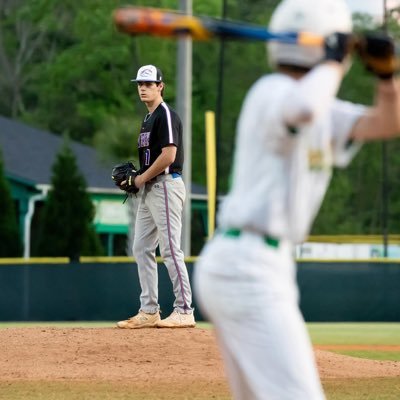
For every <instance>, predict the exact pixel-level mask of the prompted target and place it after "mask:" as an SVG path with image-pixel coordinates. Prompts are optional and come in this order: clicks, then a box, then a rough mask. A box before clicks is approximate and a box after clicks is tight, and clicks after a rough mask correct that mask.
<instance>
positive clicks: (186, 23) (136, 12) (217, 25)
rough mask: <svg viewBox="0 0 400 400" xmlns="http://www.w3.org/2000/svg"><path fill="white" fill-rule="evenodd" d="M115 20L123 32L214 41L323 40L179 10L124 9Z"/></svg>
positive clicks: (314, 42)
mask: <svg viewBox="0 0 400 400" xmlns="http://www.w3.org/2000/svg"><path fill="white" fill-rule="evenodd" d="M113 20H114V23H115V25H116V27H117V28H118V30H120V31H121V32H123V33H127V34H129V35H140V34H149V35H154V36H163V37H171V38H172V37H182V36H190V37H191V38H192V39H195V40H209V39H212V38H222V39H241V40H260V41H270V40H274V41H278V42H283V43H292V44H299V45H304V46H320V45H322V43H323V41H324V38H323V37H321V36H317V35H314V34H311V33H307V32H299V33H297V32H287V33H274V32H270V31H269V30H268V29H266V28H265V27H264V26H261V25H252V24H246V23H243V22H237V21H231V20H223V19H217V18H210V17H196V16H192V15H187V14H182V13H179V12H176V11H169V10H162V9H157V8H148V7H122V8H118V9H116V10H114V14H113Z"/></svg>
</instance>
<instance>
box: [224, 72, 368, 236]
mask: <svg viewBox="0 0 400 400" xmlns="http://www.w3.org/2000/svg"><path fill="white" fill-rule="evenodd" d="M318 79H320V80H321V79H322V78H321V77H319V78H318V77H316V82H314V86H312V88H313V90H316V91H318ZM298 82H299V81H296V80H294V79H292V78H290V77H288V76H286V75H283V74H278V73H276V74H272V75H268V76H265V77H262V78H261V79H259V80H258V81H257V82H256V83H255V84H254V85H253V87H252V88H251V89H250V90H249V92H248V94H247V96H246V99H245V101H244V104H243V107H242V110H241V113H240V117H239V122H238V127H237V136H238V137H237V140H236V150H235V155H234V168H233V176H232V182H233V184H232V188H231V190H230V192H229V194H228V195H227V196H226V198H225V199H224V201H223V202H222V204H221V208H220V212H219V215H218V224H219V226H220V227H221V228H236V229H248V230H252V231H255V232H259V233H263V234H269V235H272V236H275V237H277V238H281V239H288V240H290V241H292V242H293V243H299V242H301V241H303V240H304V239H305V238H306V237H307V236H308V234H309V231H310V229H311V225H312V223H313V220H314V218H315V216H316V214H317V212H318V210H319V208H320V206H321V203H322V200H323V198H324V195H325V193H326V190H327V187H328V184H329V181H330V179H331V175H332V167H333V166H338V167H344V166H346V165H347V164H348V163H349V162H350V160H351V159H352V158H353V156H354V155H355V153H356V152H357V150H358V149H359V148H360V145H361V144H360V143H356V142H351V141H350V140H349V135H350V133H351V130H352V127H353V125H354V123H355V122H356V121H357V119H358V118H359V117H360V116H362V115H363V113H364V112H365V107H364V106H361V105H356V104H352V103H349V102H344V101H341V100H338V99H335V98H334V95H332V96H331V97H330V98H328V101H327V102H326V104H324V105H323V106H322V109H320V110H318V113H315V114H313V118H312V120H311V121H312V122H309V123H304V124H302V125H298V128H297V129H291V128H289V127H288V124H287V122H285V121H287V118H286V119H285V118H284V115H283V113H284V112H287V107H286V110H285V103H287V102H288V100H289V99H290V98H291V97H290V96H296V90H297V86H296V85H298ZM320 83H321V87H324V84H326V82H320ZM315 95H318V93H309V94H308V96H315ZM320 108H321V107H320Z"/></svg>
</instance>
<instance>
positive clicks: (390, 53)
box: [357, 33, 399, 79]
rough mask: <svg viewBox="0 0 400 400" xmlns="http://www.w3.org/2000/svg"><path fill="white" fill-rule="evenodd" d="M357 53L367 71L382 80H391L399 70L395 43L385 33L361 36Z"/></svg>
mask: <svg viewBox="0 0 400 400" xmlns="http://www.w3.org/2000/svg"><path fill="white" fill-rule="evenodd" d="M357 53H358V55H359V56H360V58H361V61H362V62H363V64H364V65H365V67H366V68H367V70H368V71H370V72H372V73H373V74H374V75H376V76H378V77H379V78H381V79H390V78H391V77H392V76H393V75H394V74H395V72H397V71H398V69H399V61H398V59H397V57H396V47H395V43H394V41H393V39H392V38H391V37H390V36H388V35H386V34H384V33H366V34H364V35H363V36H361V38H360V40H359V42H358V45H357Z"/></svg>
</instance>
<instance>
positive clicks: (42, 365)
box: [0, 328, 400, 391]
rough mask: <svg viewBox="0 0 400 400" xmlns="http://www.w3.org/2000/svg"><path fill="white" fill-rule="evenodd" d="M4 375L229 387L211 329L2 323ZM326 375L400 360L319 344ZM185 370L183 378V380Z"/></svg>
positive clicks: (392, 371)
mask: <svg viewBox="0 0 400 400" xmlns="http://www.w3.org/2000/svg"><path fill="white" fill-rule="evenodd" d="M0 354H1V357H0V381H15V380H48V381H54V380H85V381H105V380H107V381H110V380H111V381H124V382H131V383H137V382H140V384H141V385H144V386H145V385H152V386H153V385H154V384H155V382H157V383H160V384H166V383H168V385H173V386H174V387H175V388H179V387H180V386H182V387H183V385H187V384H189V383H193V384H194V383H195V384H196V385H197V386H199V385H200V386H201V385H203V387H204V389H208V390H210V389H211V388H215V389H217V390H218V391H224V390H227V385H226V380H225V376H224V371H223V366H222V362H221V358H220V355H219V352H218V349H217V346H216V343H215V340H214V336H213V332H212V331H210V330H204V329H144V330H121V329H114V328H101V329H98V328H96V329H94V328H86V329H81V328H79V329H78V328H68V329H60V328H17V329H14V328H9V329H0ZM316 357H317V362H318V368H319V370H320V374H321V377H322V379H331V378H352V377H354V378H361V377H367V378H368V377H393V376H400V363H399V362H390V361H372V360H365V359H358V358H353V357H347V356H342V355H338V354H335V353H332V352H329V351H325V350H321V349H316ZM183 376H184V381H185V382H183Z"/></svg>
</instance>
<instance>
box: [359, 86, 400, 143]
mask: <svg viewBox="0 0 400 400" xmlns="http://www.w3.org/2000/svg"><path fill="white" fill-rule="evenodd" d="M399 134H400V82H399V81H397V80H395V79H389V80H381V81H379V82H378V85H377V89H376V100H375V105H374V106H373V107H372V108H371V109H370V110H369V111H368V113H367V114H366V115H365V116H363V117H361V118H360V120H359V121H358V123H357V124H356V126H355V127H354V129H353V132H352V134H351V137H352V138H353V139H355V140H360V141H368V140H374V139H375V140H379V139H390V138H392V137H395V136H398V135H399Z"/></svg>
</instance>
